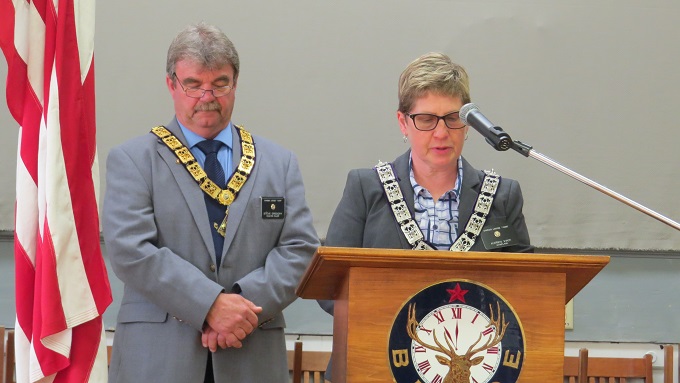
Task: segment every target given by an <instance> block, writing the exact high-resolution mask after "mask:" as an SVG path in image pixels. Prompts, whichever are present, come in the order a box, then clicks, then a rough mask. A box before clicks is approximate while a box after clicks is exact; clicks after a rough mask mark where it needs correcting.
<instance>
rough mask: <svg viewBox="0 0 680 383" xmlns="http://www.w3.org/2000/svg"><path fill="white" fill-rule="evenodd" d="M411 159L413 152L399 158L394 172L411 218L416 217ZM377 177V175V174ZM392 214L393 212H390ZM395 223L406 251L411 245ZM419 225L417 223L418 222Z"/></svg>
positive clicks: (395, 162) (395, 163)
mask: <svg viewBox="0 0 680 383" xmlns="http://www.w3.org/2000/svg"><path fill="white" fill-rule="evenodd" d="M410 158H411V150H408V151H407V152H406V153H404V154H402V155H401V156H399V157H397V159H396V160H394V163H393V165H394V171H395V172H396V173H397V178H398V179H397V182H398V183H399V188H401V193H402V195H403V196H404V200H405V201H406V206H408V210H409V212H410V213H411V217H415V214H414V213H413V209H414V207H413V204H414V202H413V201H414V195H413V186H411V176H410V174H411V169H410V168H409V159H410ZM376 177H377V174H376ZM390 213H391V211H390ZM392 221H394V226H395V228H396V230H397V232H398V235H399V242H401V247H403V248H405V249H410V248H411V245H410V244H409V243H408V241H407V240H406V237H405V236H404V233H403V232H402V231H401V226H399V224H398V223H397V220H396V219H393V220H392ZM416 224H417V222H416Z"/></svg>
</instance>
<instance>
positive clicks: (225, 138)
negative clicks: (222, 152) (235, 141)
mask: <svg viewBox="0 0 680 383" xmlns="http://www.w3.org/2000/svg"><path fill="white" fill-rule="evenodd" d="M177 123H178V124H179V127H180V129H182V133H183V134H184V138H186V139H187V147H189V148H193V147H194V146H195V145H196V144H197V143H199V142H201V141H203V140H205V138H203V137H201V136H199V135H198V134H196V133H194V132H192V131H191V130H189V129H188V128H186V127H185V126H184V125H182V123H181V122H179V121H177ZM231 126H232V125H231V121H230V122H229V124H228V125H227V127H226V128H225V129H222V131H221V132H219V133H218V134H217V136H216V137H215V138H214V140H218V141H222V143H223V144H224V145H226V146H227V148H229V149H230V150H231V145H232V129H231Z"/></svg>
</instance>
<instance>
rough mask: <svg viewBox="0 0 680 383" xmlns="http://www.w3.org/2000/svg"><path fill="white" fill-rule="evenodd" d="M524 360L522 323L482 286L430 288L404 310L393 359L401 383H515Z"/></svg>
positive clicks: (459, 283) (464, 283) (460, 283)
mask: <svg viewBox="0 0 680 383" xmlns="http://www.w3.org/2000/svg"><path fill="white" fill-rule="evenodd" d="M523 357H524V334H523V330H522V325H521V323H520V321H519V318H518V317H517V315H516V314H515V312H514V310H513V309H512V307H511V306H510V305H509V304H508V303H507V302H506V301H505V299H503V297H502V296H501V295H500V294H498V293H497V292H495V291H494V290H492V289H491V288H489V287H488V286H485V285H483V284H480V283H477V282H472V281H468V280H452V281H445V282H440V283H437V284H435V285H432V286H429V287H427V288H425V289H423V290H422V291H420V292H418V293H417V294H416V295H414V296H413V297H411V298H410V299H409V300H408V301H406V302H405V303H404V305H403V306H402V307H401V309H400V310H399V312H398V313H397V316H396V318H395V320H394V322H393V324H392V329H391V331H390V338H389V349H388V359H389V363H390V367H391V370H392V375H393V376H394V380H395V382H397V383H402V382H403V383H413V382H422V383H487V382H488V383H495V382H503V383H514V382H516V381H517V378H518V377H519V374H520V371H521V369H522V362H523Z"/></svg>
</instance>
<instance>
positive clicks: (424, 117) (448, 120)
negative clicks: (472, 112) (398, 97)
mask: <svg viewBox="0 0 680 383" xmlns="http://www.w3.org/2000/svg"><path fill="white" fill-rule="evenodd" d="M405 114H406V115H407V116H409V117H411V119H412V120H413V126H415V127H416V129H418V130H422V131H428V130H433V129H434V128H436V127H437V124H439V120H444V124H445V125H446V127H447V128H449V129H463V128H464V127H465V123H464V122H463V121H462V120H461V119H460V116H459V115H458V112H453V113H449V114H447V115H446V116H437V115H436V114H429V113H416V114H411V113H405Z"/></svg>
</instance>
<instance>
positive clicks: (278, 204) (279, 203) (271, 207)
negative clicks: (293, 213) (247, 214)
mask: <svg viewBox="0 0 680 383" xmlns="http://www.w3.org/2000/svg"><path fill="white" fill-rule="evenodd" d="M284 207H285V198H283V197H262V219H283V218H284V217H285V212H284Z"/></svg>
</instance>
